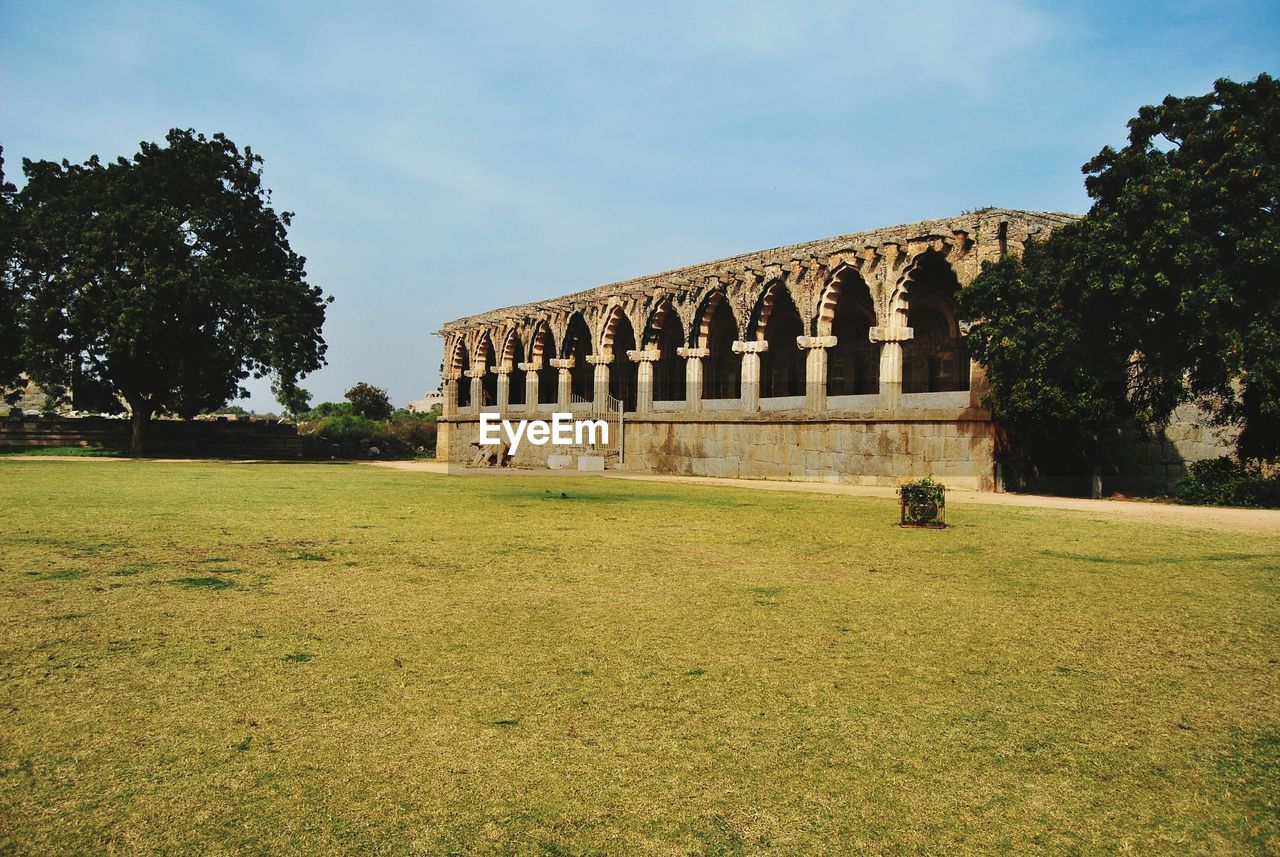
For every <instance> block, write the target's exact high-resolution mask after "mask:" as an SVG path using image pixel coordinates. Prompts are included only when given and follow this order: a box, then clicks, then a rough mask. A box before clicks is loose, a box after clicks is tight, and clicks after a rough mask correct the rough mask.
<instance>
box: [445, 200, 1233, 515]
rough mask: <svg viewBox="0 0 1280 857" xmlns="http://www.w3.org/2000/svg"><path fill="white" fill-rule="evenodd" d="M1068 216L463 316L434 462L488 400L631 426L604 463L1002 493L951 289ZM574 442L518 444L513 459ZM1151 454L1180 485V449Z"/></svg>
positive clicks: (1029, 215) (530, 414)
mask: <svg viewBox="0 0 1280 857" xmlns="http://www.w3.org/2000/svg"><path fill="white" fill-rule="evenodd" d="M1075 219H1076V216H1075V215H1070V214H1055V213H1046V212H1031V211H1010V210H1005V209H984V210H981V211H976V212H973V213H970V214H964V215H961V216H958V217H953V218H948V219H945V220H931V221H926V222H923V223H912V224H908V225H904V226H894V227H889V228H885V229H875V230H871V231H867V232H858V233H854V234H852V235H842V236H839V237H836V238H828V239H824V240H820V241H813V242H809V243H805V244H796V245H793V246H789V247H779V248H776V249H773V250H762V251H760V252H756V253H748V254H745V255H741V256H734V257H732V258H728V259H722V260H719V261H715V262H707V263H703V264H698V265H691V266H689V267H686V268H679V269H677V270H673V271H667V272H665V273H661V274H653V275H650V276H646V277H638V278H636V279H632V280H626V281H623V282H619V283H613V284H610V285H605V286H600V287H597V288H593V289H589V290H587V291H583V292H577V293H575V294H570V295H565V296H564V297H559V298H553V299H550V300H545V301H535V302H532V303H527V304H522V305H519V306H512V307H506V308H503V309H495V310H490V311H488V312H484V313H481V314H479V315H473V316H468V317H466V318H461V319H457V320H456V321H451V322H449V323H447V324H445V325H444V326H443V327H442V328H441V329H440V330H439V331H438V335H439V336H442V337H443V338H444V344H445V347H444V363H443V366H442V377H443V388H444V390H443V391H444V413H443V416H442V418H441V420H440V427H439V429H440V434H439V444H438V452H437V455H438V456H439V457H440V458H442V459H445V460H448V461H452V462H466V461H468V460H469V458H470V456H471V455H472V454H473V453H474V451H475V450H474V444H475V442H476V441H477V440H478V438H479V415H480V413H481V412H492V413H498V414H501V415H502V416H504V417H507V418H511V419H520V418H534V417H541V418H549V416H550V414H551V412H553V411H561V412H566V411H567V412H573V413H576V414H583V415H584V416H585V415H587V414H591V413H597V414H599V413H602V412H604V411H608V410H613V411H620V412H621V413H622V415H623V421H624V423H625V429H624V431H623V432H621V434H622V435H623V437H622V438H621V443H622V444H623V445H624V448H623V449H620V450H619V449H615V450H613V453H614V455H613V456H612V457H611V458H610V459H609V466H610V467H617V466H621V467H623V468H625V469H627V470H648V471H658V472H674V473H684V474H691V475H705V476H728V477H742V478H776V479H803V480H825V481H840V482H851V483H860V484H885V485H892V484H896V483H898V482H900V481H901V480H903V479H904V478H912V477H916V476H923V475H932V476H934V477H936V478H939V479H941V480H943V481H944V482H945V483H946V484H947V485H948V486H951V487H956V488H969V489H977V490H993V489H995V488H997V481H998V479H997V477H998V473H997V468H996V462H995V456H994V433H993V430H992V424H991V418H990V414H989V412H988V411H987V409H986V408H985V407H984V406H983V403H982V397H983V395H984V393H985V392H986V384H985V381H984V376H983V372H982V368H981V367H980V366H978V365H977V364H975V363H973V362H971V361H970V359H969V355H968V352H967V349H966V343H965V338H966V333H967V325H965V324H963V323H962V322H960V321H959V320H958V318H957V313H956V301H955V298H956V294H957V292H958V291H959V290H960V289H963V288H964V287H965V286H966V285H968V284H969V283H970V282H972V281H973V279H974V277H976V276H977V274H978V272H979V270H980V267H981V264H982V262H983V261H985V260H995V259H998V258H1000V257H1001V256H1002V255H1004V254H1007V253H1013V254H1018V253H1021V252H1022V247H1023V245H1024V242H1026V241H1027V240H1028V239H1030V238H1031V237H1033V236H1043V235H1045V234H1047V233H1048V231H1050V230H1052V229H1054V228H1056V227H1058V226H1061V225H1063V224H1066V223H1069V222H1071V221H1073V220H1075ZM611 440H613V441H615V445H616V441H618V440H619V439H618V438H611ZM1191 440H1203V439H1201V438H1198V436H1197V438H1191ZM1205 444H1209V445H1211V444H1212V441H1205ZM563 452H564V450H563V448H557V447H554V446H551V445H546V446H534V445H532V444H522V445H521V446H520V447H519V449H518V452H517V455H516V456H515V460H514V464H515V465H517V466H545V464H546V461H547V457H548V456H549V455H556V454H559V453H563ZM618 452H621V453H622V454H621V455H618V454H617V453H618ZM1196 452H1197V451H1196V450H1193V453H1196ZM1198 452H1199V453H1202V454H1197V455H1196V456H1195V457H1204V455H1207V454H1210V453H1213V454H1220V453H1219V452H1214V451H1213V450H1209V449H1205V450H1199V451H1198ZM1164 458H1169V456H1167V455H1166V456H1164ZM1152 465H1153V466H1154V467H1157V468H1158V472H1157V471H1152V473H1153V474H1154V476H1153V478H1154V479H1155V480H1156V481H1167V469H1168V462H1167V461H1163V460H1162V461H1159V462H1152ZM1149 475H1150V474H1149Z"/></svg>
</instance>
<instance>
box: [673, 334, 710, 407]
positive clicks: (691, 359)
mask: <svg viewBox="0 0 1280 857" xmlns="http://www.w3.org/2000/svg"><path fill="white" fill-rule="evenodd" d="M710 353H711V351H710V350H709V349H707V348H677V349H676V354H678V355H680V356H681V357H683V358H684V409H685V410H686V411H689V412H690V413H693V412H695V411H700V410H702V358H703V357H706V356H708V355H709V354H710Z"/></svg>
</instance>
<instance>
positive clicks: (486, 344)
mask: <svg viewBox="0 0 1280 857" xmlns="http://www.w3.org/2000/svg"><path fill="white" fill-rule="evenodd" d="M496 365H497V360H496V359H495V358H494V354H493V340H491V339H489V334H487V333H486V334H485V335H484V339H482V340H481V351H480V352H479V359H478V360H477V361H476V366H477V367H481V366H483V367H484V377H482V378H481V379H480V388H481V389H482V390H483V391H484V401H483V402H480V403H479V404H480V405H482V406H483V405H496V404H498V375H497V373H496V372H494V371H493V370H494V367H495V366H496Z"/></svg>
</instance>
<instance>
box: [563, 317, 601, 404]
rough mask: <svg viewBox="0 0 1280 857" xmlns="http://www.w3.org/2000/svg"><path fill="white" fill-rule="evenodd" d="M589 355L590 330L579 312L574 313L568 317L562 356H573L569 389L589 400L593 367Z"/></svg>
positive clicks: (580, 397) (575, 394) (590, 397)
mask: <svg viewBox="0 0 1280 857" xmlns="http://www.w3.org/2000/svg"><path fill="white" fill-rule="evenodd" d="M590 355H591V331H589V330H588V329H587V323H586V321H585V320H583V318H582V314H581V313H575V314H574V316H573V318H571V319H569V329H568V330H567V331H566V332H565V341H564V356H565V357H572V358H573V368H572V369H570V370H569V377H570V382H569V391H570V392H571V393H572V394H573V395H574V396H577V397H578V398H579V399H583V400H585V401H588V402H589V401H591V399H592V392H593V391H592V376H593V374H594V368H595V367H593V366H592V365H591V364H590V363H588V362H587V357H589V356H590Z"/></svg>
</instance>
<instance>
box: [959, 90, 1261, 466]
mask: <svg viewBox="0 0 1280 857" xmlns="http://www.w3.org/2000/svg"><path fill="white" fill-rule="evenodd" d="M1129 129H1130V135H1129V145H1128V146H1126V147H1124V148H1123V149H1121V150H1119V151H1116V150H1113V149H1111V148H1105V149H1103V150H1102V152H1101V153H1100V154H1099V155H1098V156H1097V157H1096V158H1094V159H1093V160H1092V161H1090V162H1089V163H1088V164H1087V165H1086V166H1085V171H1086V172H1087V173H1089V176H1088V178H1087V179H1086V182H1085V184H1086V187H1087V189H1088V191H1089V195H1090V196H1091V197H1092V198H1093V200H1094V204H1093V207H1092V208H1091V210H1090V211H1089V213H1088V215H1087V216H1086V217H1085V219H1084V220H1083V221H1081V222H1079V223H1076V224H1073V225H1070V226H1066V227H1063V228H1060V229H1058V230H1057V231H1055V232H1054V233H1053V234H1051V235H1050V236H1049V237H1048V239H1047V240H1044V241H1033V242H1030V243H1029V244H1028V245H1027V246H1026V250H1025V254H1024V256H1023V258H1022V259H1021V260H1017V259H1011V258H1006V259H1002V260H1000V261H999V262H995V263H987V264H984V265H983V269H982V272H981V273H980V274H979V276H978V277H977V278H976V279H975V281H974V282H973V283H972V284H971V286H970V287H969V288H967V289H964V290H963V291H962V292H961V294H960V304H961V310H962V313H963V314H964V315H965V316H967V317H968V318H969V319H972V320H973V321H974V322H975V325H974V327H973V328H972V330H971V331H970V338H969V344H970V349H971V353H972V354H973V355H974V357H975V359H977V360H978V361H979V362H980V363H982V364H983V366H984V367H985V368H986V370H987V377H988V379H989V381H990V382H991V386H992V396H991V398H990V401H989V404H990V406H991V408H992V412H993V415H994V416H995V417H996V419H997V420H998V421H1000V423H1001V425H1002V426H1003V427H1004V428H1005V429H1006V431H1007V432H1008V433H1009V438H1007V439H1006V440H1009V439H1012V442H1013V445H1020V444H1023V443H1025V444H1028V445H1029V446H1031V447H1032V448H1033V454H1034V448H1035V447H1039V449H1040V450H1048V451H1052V452H1054V453H1055V454H1058V455H1062V454H1064V453H1065V454H1067V456H1068V457H1069V456H1070V455H1071V454H1075V453H1079V454H1081V455H1082V456H1083V457H1084V458H1085V459H1087V460H1089V461H1091V462H1093V463H1094V464H1101V463H1105V461H1106V458H1107V455H1108V452H1109V449H1110V443H1111V441H1112V440H1114V439H1115V437H1116V436H1117V433H1118V431H1119V430H1120V429H1121V428H1123V427H1125V426H1131V427H1134V428H1139V429H1141V428H1146V427H1150V426H1152V425H1159V424H1161V423H1163V422H1164V421H1166V420H1167V419H1168V417H1169V415H1170V413H1171V412H1172V410H1173V409H1174V408H1175V407H1176V406H1177V405H1179V404H1181V403H1182V402H1185V401H1188V400H1197V401H1199V402H1200V403H1201V404H1203V405H1204V406H1205V407H1207V408H1208V409H1209V410H1210V411H1211V412H1212V413H1213V414H1214V415H1215V417H1216V419H1217V421H1218V422H1220V423H1223V424H1228V423H1229V424H1235V425H1239V426H1240V427H1241V428H1242V432H1241V434H1240V441H1239V447H1240V451H1241V453H1242V454H1244V455H1246V457H1250V456H1257V457H1264V458H1269V457H1272V456H1274V455H1275V454H1277V453H1278V452H1280V300H1277V292H1276V284H1277V283H1280V217H1277V205H1278V204H1280V86H1278V85H1277V83H1276V81H1274V80H1272V79H1271V78H1270V77H1268V76H1267V75H1262V76H1260V77H1259V78H1258V79H1257V80H1255V81H1252V82H1250V83H1245V84H1237V83H1233V82H1231V81H1226V80H1223V81H1219V82H1218V83H1217V84H1216V85H1215V87H1214V91H1213V92H1212V93H1210V94H1209V95H1205V96H1202V97H1196V98H1173V97H1170V98H1166V99H1165V100H1164V102H1163V103H1162V104H1161V105H1160V106H1158V107H1143V108H1142V109H1141V110H1140V111H1139V113H1138V116H1137V117H1136V118H1135V119H1133V120H1132V121H1131V122H1130V123H1129Z"/></svg>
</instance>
